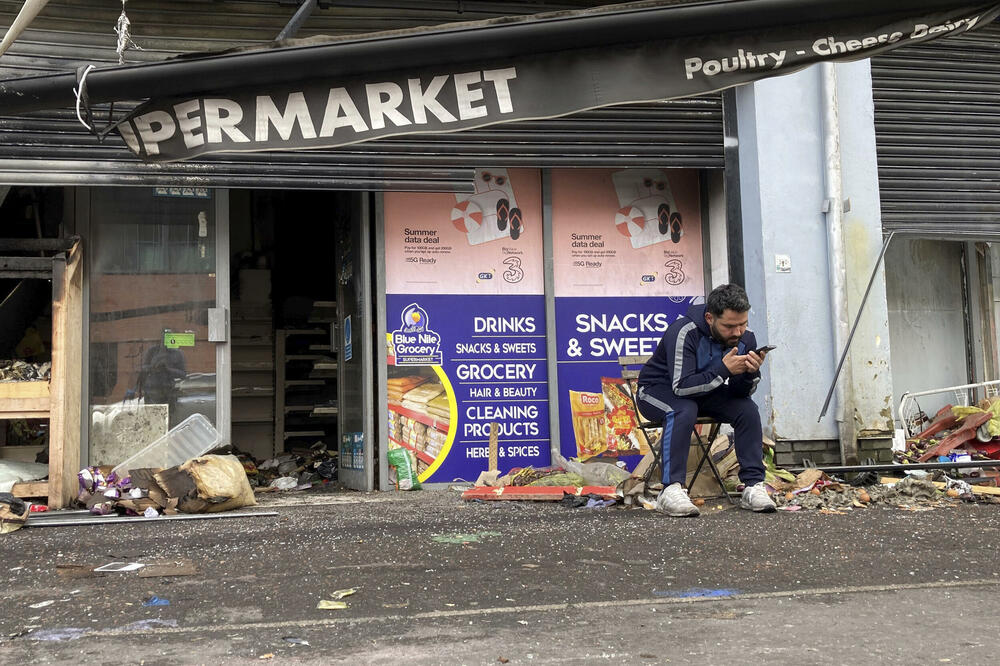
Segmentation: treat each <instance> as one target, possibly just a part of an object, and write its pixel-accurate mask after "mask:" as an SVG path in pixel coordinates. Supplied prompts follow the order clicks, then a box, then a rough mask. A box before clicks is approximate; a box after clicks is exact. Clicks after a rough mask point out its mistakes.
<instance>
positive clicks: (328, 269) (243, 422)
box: [229, 190, 373, 490]
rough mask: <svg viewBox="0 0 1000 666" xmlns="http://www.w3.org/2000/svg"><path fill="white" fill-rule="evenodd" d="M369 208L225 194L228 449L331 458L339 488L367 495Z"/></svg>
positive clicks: (321, 197)
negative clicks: (229, 364)
mask: <svg viewBox="0 0 1000 666" xmlns="http://www.w3.org/2000/svg"><path fill="white" fill-rule="evenodd" d="M363 202H364V195H362V194H361V193H352V192H325V191H292V190H231V191H230V192H229V208H230V210H229V220H230V221H229V241H230V248H229V249H230V265H231V271H230V292H231V329H230V330H231V338H230V339H231V346H232V441H233V444H234V445H235V446H236V447H237V448H238V449H240V450H241V451H244V452H246V453H248V454H250V455H252V456H253V457H254V458H256V459H257V460H268V459H272V458H279V459H280V458H282V457H286V458H287V457H288V456H294V457H295V458H296V459H298V460H305V461H306V463H308V462H309V461H312V460H317V459H320V458H321V457H324V456H321V455H320V452H322V451H324V450H325V451H326V452H328V454H332V453H335V452H336V453H337V454H338V455H337V467H338V475H337V477H336V478H337V479H338V480H339V481H341V482H342V483H344V484H345V485H346V486H348V487H350V488H356V489H361V490H365V489H371V487H372V482H371V479H372V478H373V476H372V474H373V473H372V457H371V452H370V451H368V450H367V449H368V447H367V446H366V441H367V439H368V438H367V437H366V433H367V432H370V431H371V425H370V421H366V419H365V414H366V413H370V408H368V409H369V412H366V408H365V407H364V405H365V404H366V403H365V397H364V396H365V395H366V394H367V395H368V396H369V400H368V402H367V404H369V405H370V404H371V401H370V394H371V340H370V339H367V337H370V336H366V335H365V334H363V332H366V331H370V328H371V327H370V325H368V324H367V321H368V316H369V314H368V313H369V312H370V306H365V304H366V303H368V300H361V299H368V297H367V296H365V295H364V294H365V293H370V287H369V279H368V277H367V276H368V268H367V266H368V258H367V231H366V230H367V207H366V206H364V205H363ZM362 242H363V243H364V248H362V247H361V243H362ZM366 392H367V393H366ZM369 418H370V417H369Z"/></svg>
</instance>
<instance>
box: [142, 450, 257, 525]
mask: <svg viewBox="0 0 1000 666" xmlns="http://www.w3.org/2000/svg"><path fill="white" fill-rule="evenodd" d="M153 477H154V478H155V479H156V482H157V483H158V484H159V486H160V487H161V488H162V489H163V491H164V492H165V493H166V496H167V497H168V498H171V499H173V498H176V499H177V500H178V501H177V505H176V508H177V510H179V511H183V512H184V513H216V512H220V511H230V510H232V509H239V508H241V507H245V506H253V505H255V504H257V500H256V499H255V498H254V494H253V489H252V488H251V487H250V483H249V482H248V481H247V475H246V472H245V471H244V470H243V464H242V463H241V462H240V461H239V460H238V459H237V458H236V456H233V455H225V456H219V455H207V456H201V457H200V458H193V459H191V460H188V461H187V462H185V463H184V464H183V465H180V466H178V467H171V468H170V469H165V470H163V471H161V472H157V473H156V474H154V475H153Z"/></svg>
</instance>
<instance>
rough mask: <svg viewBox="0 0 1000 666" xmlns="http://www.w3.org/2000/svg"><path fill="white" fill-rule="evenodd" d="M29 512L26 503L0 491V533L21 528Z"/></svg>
mask: <svg viewBox="0 0 1000 666" xmlns="http://www.w3.org/2000/svg"><path fill="white" fill-rule="evenodd" d="M29 513H30V511H29V509H28V505H27V504H25V502H24V500H22V499H21V498H19V497H14V496H13V495H11V494H10V493H0V534H8V533H10V532H14V531H16V530H19V529H21V527H23V526H24V523H25V521H27V520H28V514H29Z"/></svg>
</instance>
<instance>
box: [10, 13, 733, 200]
mask: <svg viewBox="0 0 1000 666" xmlns="http://www.w3.org/2000/svg"><path fill="white" fill-rule="evenodd" d="M431 4H434V3H431ZM437 4H439V5H441V7H439V8H438V9H435V10H433V11H431V10H430V9H428V10H409V11H408V12H395V13H393V14H392V18H391V19H390V18H389V14H388V13H387V12H386V11H378V10H365V9H358V8H354V9H350V8H341V7H337V6H336V5H335V4H334V5H333V6H331V7H330V8H329V9H327V10H322V9H319V10H317V13H316V14H315V15H314V17H312V18H311V19H310V22H309V23H308V24H307V25H306V28H305V29H304V31H303V32H302V33H301V35H302V36H305V35H308V34H316V33H326V34H337V33H338V29H337V28H338V26H339V28H340V30H339V32H342V33H354V32H363V31H366V30H367V31H374V30H378V29H385V28H400V27H412V26H414V25H421V24H427V23H433V22H444V21H446V20H463V19H479V18H484V17H485V16H487V15H488V13H489V10H490V9H492V10H493V11H494V12H495V11H498V7H497V6H496V3H492V6H490V5H489V3H466V4H468V5H469V6H470V7H477V6H481V7H479V9H480V11H478V12H477V13H475V14H474V15H470V14H465V15H462V16H461V17H460V18H459V17H458V16H452V15H451V14H449V13H448V12H447V11H446V10H445V9H443V7H444V3H437ZM590 4H599V3H596V2H594V3H588V2H580V3H579V5H590ZM19 5H20V3H11V2H6V1H4V0H0V16H2V14H3V13H4V10H5V9H6V10H7V11H8V12H10V14H8V15H9V16H12V15H13V13H14V12H15V11H16V8H18V7H19ZM449 6H450V5H449ZM557 6H558V5H557ZM565 7H566V5H562V7H561V8H565ZM529 8H535V10H536V11H543V10H545V9H551V8H554V7H546V6H544V5H542V4H541V3H539V4H538V5H534V4H530V3H511V10H512V11H513V10H514V9H517V10H518V11H520V12H522V13H523V12H525V11H527V9H529ZM293 9H294V7H284V6H279V5H278V4H277V3H260V2H252V1H249V0H244V1H243V2H202V3H172V4H170V5H168V6H164V5H163V3H129V4H128V11H129V16H130V18H131V19H132V21H133V26H134V27H133V31H134V33H135V34H136V38H137V41H140V43H141V45H142V46H143V48H144V49H145V50H143V51H134V52H132V51H130V52H129V60H130V61H148V60H159V59H162V58H164V57H168V56H169V55H171V54H174V53H179V52H182V51H197V50H218V49H221V48H225V47H227V46H236V45H242V46H245V45H247V44H252V43H259V42H260V41H261V40H264V39H267V36H268V35H274V34H277V32H278V31H279V30H280V29H281V26H282V25H283V24H284V21H285V20H287V17H288V15H290V13H291V11H292V10H293ZM118 11H120V8H119V9H117V10H116V9H115V8H114V7H113V6H108V7H101V8H96V7H88V6H86V3H83V2H82V1H81V0H76V1H72V0H70V1H67V0H63V1H61V2H59V1H54V2H50V3H49V5H48V6H47V7H46V9H45V11H44V12H43V14H42V15H41V16H39V18H38V19H36V22H35V23H34V24H32V29H31V30H29V31H27V32H26V33H25V34H24V36H23V37H22V38H21V39H19V40H18V41H17V42H15V45H14V48H13V49H12V50H11V51H10V52H9V53H8V54H6V55H5V56H4V57H3V58H2V59H0V78H13V77H17V76H27V75H30V74H39V73H45V72H51V71H66V70H72V69H74V68H75V67H77V66H78V65H80V64H82V63H108V64H111V63H114V62H117V56H116V55H115V53H114V46H115V39H114V34H113V33H112V32H111V30H110V26H113V25H114V19H115V18H116V17H117V12H118ZM421 12H423V13H421ZM105 14H106V15H107V16H105ZM234 16H235V17H238V19H239V20H236V19H234V18H233V17H234ZM143 29H145V30H146V32H145V33H143V32H142V31H143ZM101 30H103V33H99V32H98V31H101ZM140 35H142V36H143V37H144V38H142V39H140ZM126 111H127V108H125V107H122V106H116V107H115V113H116V116H118V117H120V115H121V114H123V113H124V112H126ZM95 113H96V116H97V118H98V122H106V120H107V118H108V108H107V107H102V108H100V109H96V110H95ZM484 165H492V166H532V167H547V166H581V167H583V166H590V167H598V166H604V167H624V166H661V167H722V165H723V156H722V103H721V97H720V96H718V95H712V96H706V97H702V98H696V99H690V100H679V101H675V102H667V103H662V102H661V103H647V104H637V105H628V106H621V107H614V108H606V109H597V110H593V111H586V112H583V113H579V114H576V115H573V116H569V117H565V118H559V119H553V120H539V121H526V122H519V123H511V124H507V125H496V126H493V127H488V128H484V129H480V130H468V131H464V132H456V133H453V134H427V135H416V134H415V135H409V136H404V137H397V138H391V139H383V140H380V141H374V142H370V143H365V144H359V145H356V146H350V147H346V148H342V149H337V150H323V151H297V152H275V153H247V154H227V155H215V156H209V157H206V158H205V159H200V160H197V161H191V162H185V163H178V164H168V165H150V164H145V163H143V162H140V161H139V160H137V159H136V158H134V157H133V156H132V155H131V153H129V152H128V150H127V149H126V148H125V146H124V143H123V142H122V141H121V139H120V138H119V137H118V136H117V135H114V136H109V137H108V139H107V140H106V141H105V142H104V143H103V144H102V143H99V142H98V141H97V139H96V138H95V137H93V136H92V135H90V134H89V133H88V132H87V131H86V130H85V129H84V128H83V127H82V126H81V125H80V124H79V122H78V121H77V119H76V114H75V111H73V110H70V109H66V110H64V111H57V112H47V113H39V114H32V115H30V116H24V117H18V118H11V117H7V118H4V117H0V184H8V185H12V184H50V185H84V184H91V185H153V184H156V185H163V184H190V185H200V186H207V187H215V186H220V187H221V186H229V187H271V188H295V189H317V188H323V189H352V190H353V189H371V190H440V191H460V190H464V189H468V188H470V187H471V185H470V182H471V177H472V172H471V168H472V167H477V166H484Z"/></svg>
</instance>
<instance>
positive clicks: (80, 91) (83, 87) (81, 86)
mask: <svg viewBox="0 0 1000 666" xmlns="http://www.w3.org/2000/svg"><path fill="white" fill-rule="evenodd" d="M92 69H94V66H93V65H87V68H86V69H84V70H83V75H82V76H80V77H79V78H80V82H79V83H78V84H77V87H76V88H73V94H74V95H75V96H76V119H77V120H79V121H80V124H81V125H83V126H84V127H86V128H87V129H88V130H90V131H91V132H93V131H94V127H93V125H91V124H90V123H88V122H87V121H86V120H84V119H83V115H82V114H81V112H80V102H81V101H83V110H84V111H85V112H86V114H87V120H91V121H92V119H91V115H90V104H89V103H88V102H87V101H86V96H87V74H90V70H92Z"/></svg>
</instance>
